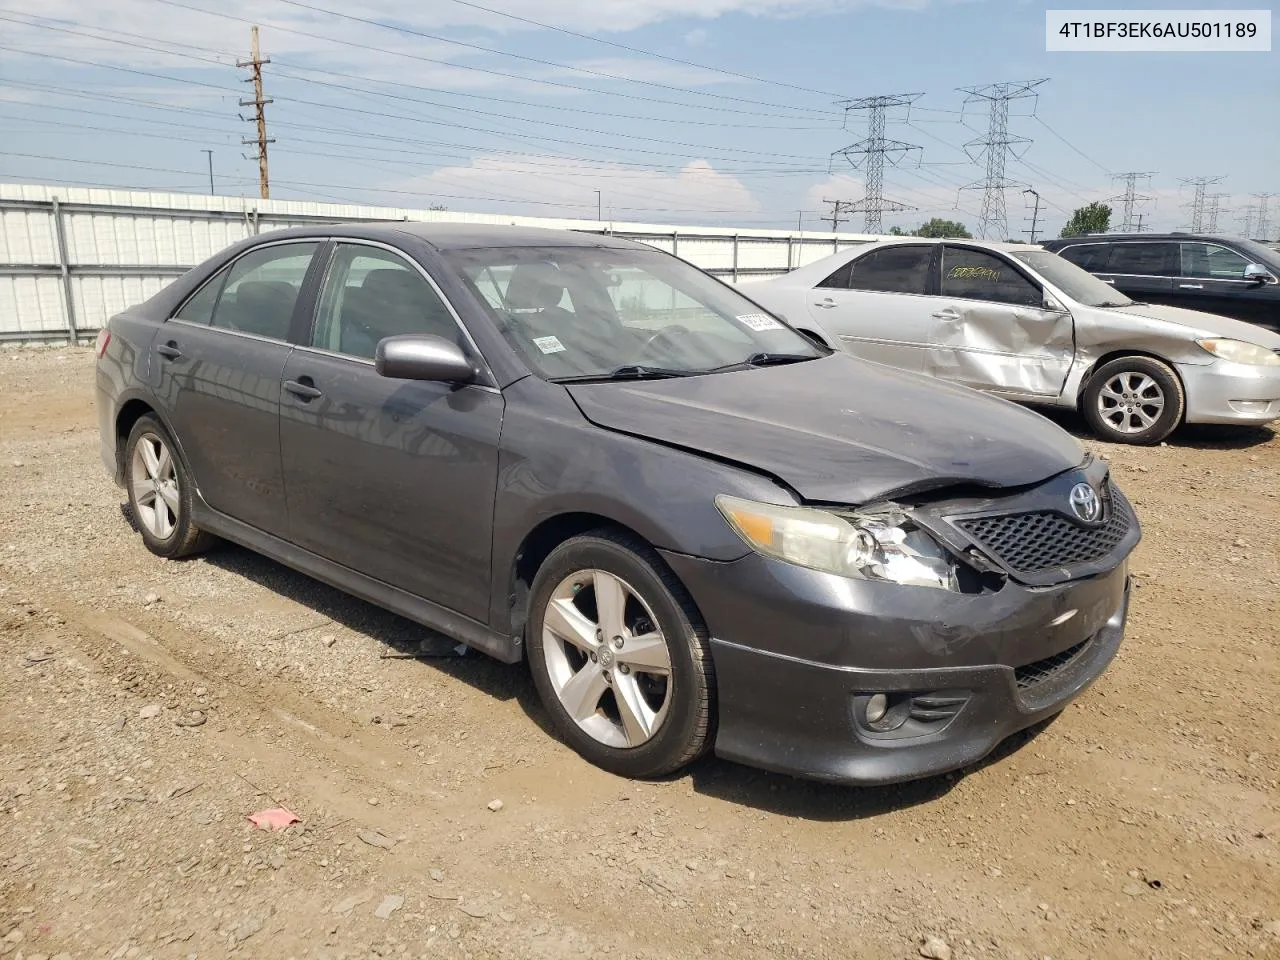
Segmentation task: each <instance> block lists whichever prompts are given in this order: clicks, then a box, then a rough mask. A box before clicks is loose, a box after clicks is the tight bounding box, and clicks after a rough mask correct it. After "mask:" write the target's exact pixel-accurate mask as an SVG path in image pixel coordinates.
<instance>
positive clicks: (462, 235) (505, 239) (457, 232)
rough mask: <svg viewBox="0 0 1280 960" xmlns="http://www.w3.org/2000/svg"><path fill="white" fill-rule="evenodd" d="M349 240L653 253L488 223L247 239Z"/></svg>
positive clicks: (347, 226)
mask: <svg viewBox="0 0 1280 960" xmlns="http://www.w3.org/2000/svg"><path fill="white" fill-rule="evenodd" d="M329 236H336V237H341V236H348V237H359V238H363V239H366V240H381V241H383V242H385V243H390V244H392V245H395V244H396V243H397V241H399V242H403V240H404V238H405V236H411V237H416V238H418V239H420V240H423V241H425V242H426V243H429V244H430V245H431V246H433V247H435V248H436V249H437V250H465V249H473V248H492V247H609V248H613V249H637V248H639V249H652V248H651V247H648V246H647V245H645V244H641V243H638V242H636V241H633V240H623V239H621V238H619V237H612V236H609V235H608V234H603V233H587V232H585V231H578V230H557V229H549V228H546V227H517V226H508V225H506V224H489V223H426V222H422V221H416V220H388V221H381V222H379V221H374V222H364V223H332V224H316V225H314V226H305V227H291V228H288V229H285V230H272V231H270V232H269V233H264V234H259V235H258V236H255V237H252V238H250V239H251V240H252V241H260V240H267V239H272V240H279V239H283V238H286V237H329Z"/></svg>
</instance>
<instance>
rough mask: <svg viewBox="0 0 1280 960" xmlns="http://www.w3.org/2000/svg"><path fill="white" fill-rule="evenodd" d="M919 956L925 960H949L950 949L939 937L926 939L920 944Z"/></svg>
mask: <svg viewBox="0 0 1280 960" xmlns="http://www.w3.org/2000/svg"><path fill="white" fill-rule="evenodd" d="M920 956H922V957H925V958H926V960H951V947H950V946H948V944H947V941H945V940H943V939H942V938H941V937H926V938H925V941H924V943H922V944H920Z"/></svg>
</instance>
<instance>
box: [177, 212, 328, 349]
mask: <svg viewBox="0 0 1280 960" xmlns="http://www.w3.org/2000/svg"><path fill="white" fill-rule="evenodd" d="M326 242H327V241H326V239H325V238H324V237H282V238H280V239H279V240H265V241H263V242H262V243H255V244H253V245H252V246H249V247H246V248H245V249H244V250H241V251H240V252H239V253H238V254H236V255H235V256H234V257H232V258H231V259H230V260H228V261H227V262H226V263H223V264H221V265H219V266H218V268H217V269H216V270H214V271H213V273H211V274H210V275H209V276H207V277H205V279H204V280H203V281H202V282H201V283H200V284H199V285H198V286H197V287H196V288H195V289H194V290H192V291H191V292H190V293H188V294H187V295H186V296H185V297H183V298H182V302H181V303H179V304H178V305H177V306H176V307H174V308H173V309H172V310H170V311H169V316H168V317H166V318H165V321H164V322H165V323H180V324H182V325H183V326H184V327H191V328H192V329H193V330H216V331H218V332H219V333H226V334H230V335H231V336H233V337H243V338H245V339H246V340H258V341H260V342H262V343H282V344H285V345H286V346H293V345H294V344H293V342H292V340H291V339H290V338H291V337H292V336H293V320H294V315H295V314H296V313H297V309H298V300H301V299H302V297H303V295H304V294H305V293H306V287H307V278H308V277H309V276H310V275H311V272H312V271H313V270H314V269H315V265H316V257H317V256H319V255H320V254H322V253H323V252H324V249H325V243H326ZM303 243H311V244H315V247H316V249H315V250H314V251H313V252H312V254H311V262H310V263H309V264H307V269H306V272H305V273H304V274H303V275H302V285H301V286H300V287H299V288H298V299H297V300H295V301H294V303H293V312H292V313H290V315H289V331H288V333H286V334H285V338H284V339H283V340H281V339H280V338H278V337H264V336H262V334H260V333H246V332H245V331H243V330H232V329H230V328H229V327H215V326H214V325H213V318H214V317H215V316H216V315H217V313H218V305H217V301H215V302H214V308H213V313H212V314H210V315H209V322H208V323H194V322H192V321H190V320H183V319H182V318H181V317H180V316H178V314H179V313H180V312H181V311H182V309H183V308H184V307H185V306H186V305H187V304H188V303H190V302H191V301H192V300H194V299H195V298H196V297H197V296H199V295H200V293H201V292H202V291H203V290H204V288H205V287H207V286H208V285H209V284H211V283H213V281H214V280H217V279H218V278H219V277H221V278H222V279H221V282H220V283H221V285H220V287H219V289H218V300H221V299H222V291H223V290H224V289H225V288H226V286H227V277H229V276H230V275H231V270H232V268H233V267H234V266H235V265H236V264H237V263H239V262H240V261H241V260H242V259H244V258H245V257H247V256H249V254H251V253H256V252H257V251H259V250H265V249H267V248H268V247H283V246H286V245H288V244H293V245H297V244H303Z"/></svg>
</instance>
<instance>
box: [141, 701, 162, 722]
mask: <svg viewBox="0 0 1280 960" xmlns="http://www.w3.org/2000/svg"><path fill="white" fill-rule="evenodd" d="M158 716H160V704H158V703H151V704H147V706H145V707H143V708H142V709H141V710H139V711H138V719H140V720H152V719H154V718H156V717H158Z"/></svg>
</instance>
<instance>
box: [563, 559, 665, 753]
mask: <svg viewBox="0 0 1280 960" xmlns="http://www.w3.org/2000/svg"><path fill="white" fill-rule="evenodd" d="M542 651H543V657H544V658H545V660H546V666H547V675H548V676H549V677H550V679H551V686H552V689H553V690H555V692H556V696H557V697H559V699H560V703H561V705H562V706H563V707H564V709H565V711H566V712H567V713H568V714H569V716H570V717H572V718H573V720H574V722H575V723H577V725H578V726H579V727H581V728H582V729H583V730H584V731H585V732H586V733H587V734H588V735H590V736H591V737H592V739H594V740H596V741H598V742H599V743H602V744H604V745H606V746H610V747H623V748H625V747H638V746H640V745H641V744H644V743H647V742H648V741H649V740H651V739H652V738H653V737H654V736H655V735H656V734H657V732H658V730H659V729H660V728H661V727H662V723H663V721H664V720H666V717H667V710H668V707H669V706H670V704H671V651H670V649H669V648H668V646H667V638H666V637H665V636H664V635H663V632H662V630H661V629H660V628H659V627H658V620H657V618H656V617H655V616H654V615H653V611H652V610H650V609H649V605H648V604H647V603H645V601H644V600H643V599H642V598H641V596H640V595H639V594H638V593H637V592H636V590H635V588H633V587H632V586H631V585H630V584H628V583H627V582H626V581H625V580H623V579H622V578H621V577H618V576H615V575H614V574H612V573H607V572H606V571H604V570H580V571H578V572H577V573H574V574H571V575H569V576H567V577H565V578H564V579H563V580H561V581H560V583H559V584H558V585H557V586H556V588H555V590H554V591H553V592H552V594H551V599H550V600H549V601H548V602H547V609H546V611H545V613H544V614H543V617H542Z"/></svg>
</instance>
